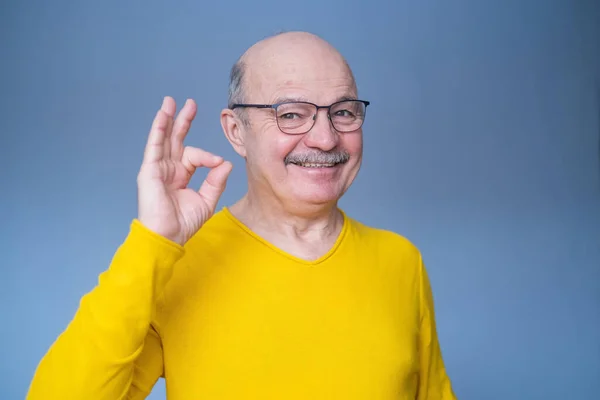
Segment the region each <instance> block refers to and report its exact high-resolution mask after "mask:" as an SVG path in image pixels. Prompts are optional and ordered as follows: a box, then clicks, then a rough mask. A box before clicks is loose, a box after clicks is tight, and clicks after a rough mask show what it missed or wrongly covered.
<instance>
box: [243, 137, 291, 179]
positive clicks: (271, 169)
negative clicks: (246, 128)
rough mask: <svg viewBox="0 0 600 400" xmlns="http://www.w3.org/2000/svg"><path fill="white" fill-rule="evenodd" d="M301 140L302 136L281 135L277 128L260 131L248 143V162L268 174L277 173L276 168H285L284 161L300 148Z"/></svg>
mask: <svg viewBox="0 0 600 400" xmlns="http://www.w3.org/2000/svg"><path fill="white" fill-rule="evenodd" d="M300 140H301V137H300V136H291V135H285V134H283V133H281V132H280V131H279V128H277V127H276V126H275V127H274V129H273V127H269V129H265V130H262V131H258V133H257V134H256V135H253V138H252V141H251V143H248V144H249V146H247V148H248V161H249V162H250V163H251V164H253V165H255V166H257V167H259V168H260V169H263V170H265V171H264V172H266V173H268V174H272V173H276V171H277V170H276V168H279V167H284V164H283V159H284V158H285V156H287V155H288V154H290V153H291V152H292V151H293V150H294V148H295V147H296V146H298V142H299V141H300Z"/></svg>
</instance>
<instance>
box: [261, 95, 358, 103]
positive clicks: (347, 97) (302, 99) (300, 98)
mask: <svg viewBox="0 0 600 400" xmlns="http://www.w3.org/2000/svg"><path fill="white" fill-rule="evenodd" d="M347 100H358V99H357V98H356V96H351V95H343V96H340V97H338V98H337V100H335V101H334V103H337V102H338V101H347ZM294 101H300V102H308V103H310V101H309V100H308V98H306V97H304V96H280V97H277V98H276V99H275V100H274V101H273V103H272V104H280V103H288V102H294Z"/></svg>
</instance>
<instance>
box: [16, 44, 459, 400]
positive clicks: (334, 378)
mask: <svg viewBox="0 0 600 400" xmlns="http://www.w3.org/2000/svg"><path fill="white" fill-rule="evenodd" d="M317 105H318V107H317ZM367 106H368V102H366V101H363V100H360V99H359V98H358V93H357V88H356V84H355V82H354V77H353V75H352V72H351V70H350V68H349V66H348V65H347V63H346V62H345V60H344V58H343V57H342V56H341V55H340V54H339V53H338V52H337V51H336V50H335V49H334V48H333V47H331V45H329V44H328V43H326V42H325V41H323V40H322V39H320V38H319V37H316V36H314V35H312V34H308V33H302V32H290V33H285V34H280V35H276V36H274V37H270V38H268V39H265V40H263V41H261V42H259V43H257V44H255V45H254V46H252V47H251V48H250V49H249V50H248V51H247V52H246V53H245V54H244V55H243V56H242V57H241V59H240V60H239V61H238V63H236V65H235V66H234V68H233V70H232V74H231V87H230V104H229V107H228V108H227V109H225V110H223V111H222V113H221V124H222V127H223V131H224V132H225V135H226V137H227V139H228V140H229V142H230V143H231V145H232V146H233V148H234V149H235V151H236V152H237V153H238V154H239V155H240V156H242V157H243V158H244V160H245V163H246V170H247V175H248V193H247V194H246V195H245V196H244V197H243V198H242V199H240V200H239V201H238V202H237V203H235V204H234V205H232V206H231V207H224V208H223V209H221V210H219V211H218V212H216V213H215V208H216V206H217V202H218V200H219V198H220V196H221V194H222V193H223V190H224V189H225V183H226V179H227V176H228V174H229V173H230V171H231V168H232V165H231V164H230V163H229V162H226V161H224V160H223V159H222V158H220V157H217V156H215V155H212V154H209V153H207V152H206V151H203V150H201V149H197V148H192V147H184V146H183V140H184V137H185V136H186V134H187V132H188V130H189V128H190V124H191V122H192V120H193V119H194V116H195V114H196V105H195V103H194V102H193V101H191V100H188V101H187V102H186V103H185V105H184V106H183V108H182V110H181V111H180V112H179V114H178V116H177V117H175V110H176V107H175V102H174V101H173V99H171V98H169V97H167V98H165V99H164V102H163V104H162V107H161V109H160V111H158V114H157V115H156V119H155V120H154V123H153V125H152V128H151V131H150V134H149V137H148V144H147V147H146V150H145V153H144V159H143V163H142V166H141V168H140V171H139V175H138V194H139V215H138V218H137V219H135V220H134V221H133V223H132V225H131V230H130V233H129V235H128V237H127V238H126V240H125V241H124V243H123V244H122V245H121V246H120V248H119V249H118V250H117V252H116V254H115V256H114V259H113V261H112V263H111V265H110V267H109V269H108V270H107V271H106V272H104V273H103V274H101V276H100V279H99V283H98V285H97V286H96V287H95V288H94V289H93V290H92V291H91V292H90V293H88V294H87V295H85V296H84V297H83V298H82V300H81V304H80V307H79V310H78V311H77V313H76V315H75V317H74V318H73V320H72V322H71V323H70V324H69V326H68V327H67V329H66V330H65V332H64V333H63V334H62V335H61V336H60V337H59V338H58V339H57V341H56V342H55V343H54V344H53V345H52V347H51V348H50V350H49V351H48V353H47V354H46V355H45V357H44V358H43V360H42V361H41V363H40V365H39V367H38V369H37V371H36V374H35V376H34V379H33V382H32V384H31V387H30V391H29V397H28V398H29V399H49V398H52V399H54V398H56V399H59V398H60V399H86V400H93V399H122V398H125V399H143V398H145V397H146V396H147V395H148V393H149V392H150V391H151V389H152V387H153V385H154V384H155V382H156V381H157V379H158V378H159V377H161V376H162V377H164V378H165V379H166V387H167V395H168V398H169V399H170V400H183V399H185V400H188V399H344V400H350V399H364V400H373V399H386V400H387V399H389V400H391V399H455V396H454V394H453V391H452V388H451V384H450V381H449V379H448V377H447V374H446V371H445V368H444V363H443V361H442V356H441V351H440V347H439V343H438V338H437V334H436V327H435V317H434V308H433V300H432V294H431V289H430V286H429V281H428V278H427V274H426V270H425V268H424V266H423V263H422V260H421V256H420V253H419V251H418V250H417V249H416V248H415V247H414V246H413V245H412V244H411V243H409V242H408V241H407V240H406V239H404V238H402V237H401V236H399V235H397V234H394V233H392V232H387V231H383V230H379V229H374V228H370V227H367V226H365V225H363V224H361V223H359V222H357V221H356V220H354V219H351V218H350V217H348V216H347V215H345V214H344V213H343V212H342V211H341V210H340V209H339V208H338V207H337V202H338V200H339V198H340V197H341V196H342V195H343V194H344V192H345V191H346V190H347V189H348V188H349V186H350V185H351V183H352V181H353V180H354V178H355V177H356V175H357V173H358V171H359V168H360V165H361V156H362V146H363V142H362V124H363V121H364V118H365V115H366V108H367ZM199 167H206V168H210V172H209V173H208V175H207V177H206V180H205V181H204V182H203V183H202V185H201V187H200V189H199V191H195V190H193V189H190V188H187V184H188V182H189V180H190V178H191V176H192V175H193V173H194V171H195V170H196V169H197V168H199Z"/></svg>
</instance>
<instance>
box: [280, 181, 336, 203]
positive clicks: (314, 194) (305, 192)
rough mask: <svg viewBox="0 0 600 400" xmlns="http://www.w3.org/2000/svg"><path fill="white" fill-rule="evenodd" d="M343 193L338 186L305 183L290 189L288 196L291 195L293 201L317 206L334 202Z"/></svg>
mask: <svg viewBox="0 0 600 400" xmlns="http://www.w3.org/2000/svg"><path fill="white" fill-rule="evenodd" d="M311 186H313V187H311ZM343 194H344V193H343V191H342V190H340V189H339V188H333V187H314V185H306V186H304V187H296V188H294V189H292V190H290V192H289V195H288V196H289V197H292V199H293V201H294V202H295V203H302V204H307V205H314V206H319V205H327V204H333V203H336V202H337V201H338V200H339V199H340V197H342V195H343Z"/></svg>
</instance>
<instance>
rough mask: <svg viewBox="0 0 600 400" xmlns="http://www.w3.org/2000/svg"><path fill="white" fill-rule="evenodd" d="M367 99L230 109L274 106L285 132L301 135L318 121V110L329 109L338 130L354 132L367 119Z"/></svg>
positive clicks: (278, 120)
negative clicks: (327, 103) (329, 103)
mask: <svg viewBox="0 0 600 400" xmlns="http://www.w3.org/2000/svg"><path fill="white" fill-rule="evenodd" d="M369 104H370V102H368V101H365V100H342V101H338V102H335V103H333V104H331V105H329V106H318V105H316V104H313V103H309V102H306V101H294V102H284V103H277V104H232V105H231V107H230V109H232V110H233V109H235V108H242V107H249V108H272V109H274V110H275V115H276V116H277V125H278V126H279V129H280V130H281V131H282V132H283V133H287V134H289V135H301V134H303V133H306V132H308V131H310V130H311V129H312V127H313V126H314V125H315V122H316V121H317V112H318V111H319V110H320V109H326V110H327V117H328V118H329V121H331V124H332V125H333V127H334V129H335V130H336V131H338V132H342V133H344V132H354V131H356V130H357V129H359V128H360V127H361V126H362V124H363V122H364V121H365V115H366V112H367V106H368V105H369Z"/></svg>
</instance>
